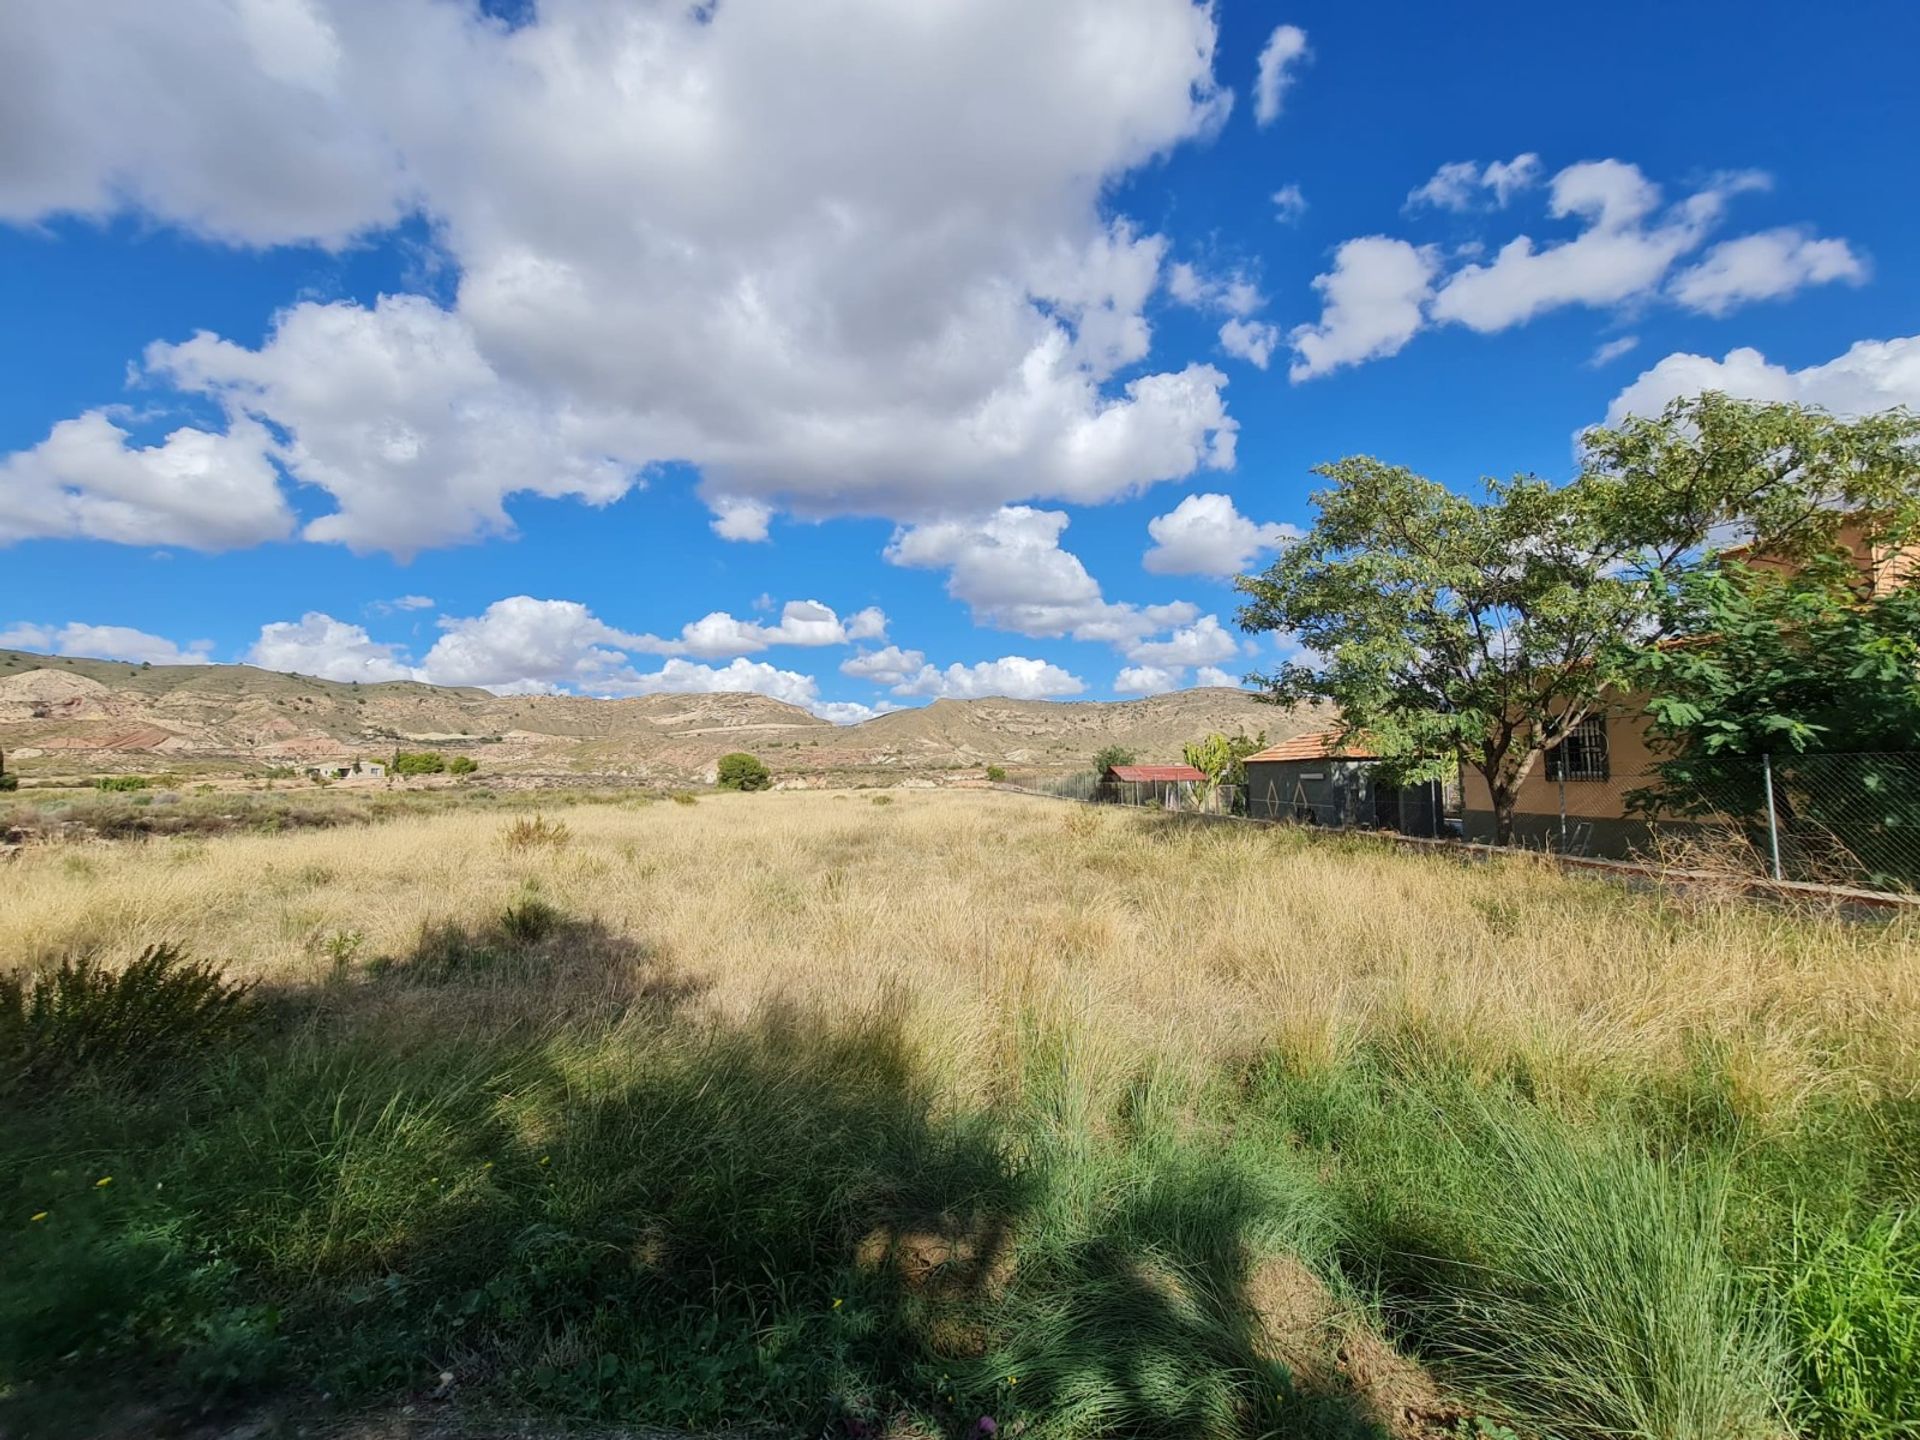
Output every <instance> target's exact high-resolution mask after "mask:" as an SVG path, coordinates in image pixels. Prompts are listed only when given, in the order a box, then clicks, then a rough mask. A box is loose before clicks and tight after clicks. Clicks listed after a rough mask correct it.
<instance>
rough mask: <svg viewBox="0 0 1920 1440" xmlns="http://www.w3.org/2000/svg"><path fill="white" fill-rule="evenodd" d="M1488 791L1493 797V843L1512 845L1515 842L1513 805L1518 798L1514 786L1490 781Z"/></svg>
mask: <svg viewBox="0 0 1920 1440" xmlns="http://www.w3.org/2000/svg"><path fill="white" fill-rule="evenodd" d="M1487 792H1488V793H1489V794H1490V795H1491V796H1492V797H1493V843H1494V844H1496V845H1511V844H1512V843H1513V807H1514V803H1515V801H1516V799H1517V797H1516V796H1515V795H1514V792H1513V787H1512V786H1510V785H1500V784H1494V783H1491V782H1489V784H1488V786H1487Z"/></svg>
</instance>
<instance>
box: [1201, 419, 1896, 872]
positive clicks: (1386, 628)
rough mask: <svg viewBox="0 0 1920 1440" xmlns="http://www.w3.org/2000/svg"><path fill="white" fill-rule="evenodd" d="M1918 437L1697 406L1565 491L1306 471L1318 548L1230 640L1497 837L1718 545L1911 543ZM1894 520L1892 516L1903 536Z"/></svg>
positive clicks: (1272, 574) (1605, 448)
mask: <svg viewBox="0 0 1920 1440" xmlns="http://www.w3.org/2000/svg"><path fill="white" fill-rule="evenodd" d="M1916 440H1920V422H1916V421H1915V419H1914V417H1913V416H1911V415H1908V414H1906V413H1905V412H1902V411H1891V412H1888V413H1886V414H1883V415H1877V416H1870V417H1867V418H1865V419H1860V420H1840V419H1835V418H1834V417H1832V416H1830V415H1827V414H1825V413H1824V412H1822V411H1818V410H1811V409H1807V408H1803V407H1800V406H1794V405H1755V404H1749V403H1746V402H1741V401H1735V400H1731V399H1728V398H1727V397H1725V396H1723V395H1717V394H1708V395H1703V396H1699V397H1695V398H1692V399H1687V400H1680V401H1676V402H1675V403H1674V404H1672V405H1670V406H1669V407H1668V408H1667V410H1666V411H1665V412H1664V413H1663V414H1662V415H1661V416H1660V417H1659V418H1657V419H1641V418H1634V419H1629V420H1627V421H1626V422H1624V423H1623V424H1621V425H1619V426H1617V427H1614V428H1611V429H1607V428H1595V429H1593V430H1590V431H1588V432H1587V433H1586V434H1585V435H1584V436H1583V437H1582V440H1581V465H1580V469H1579V472H1578V474H1577V475H1576V476H1575V478H1574V479H1573V480H1572V481H1570V482H1568V483H1566V484H1563V485H1554V484H1550V483H1549V482H1547V481H1545V480H1542V479H1540V478H1539V477H1537V476H1533V475H1519V476H1515V477H1514V478H1512V479H1511V480H1492V479H1490V480H1487V481H1485V482H1484V484H1483V488H1482V493H1481V494H1480V495H1479V496H1477V497H1476V496H1467V495H1459V494H1455V493H1454V492H1452V491H1450V490H1448V489H1447V488H1446V487H1445V486H1443V485H1441V484H1439V483H1437V482H1435V481H1433V480H1429V479H1426V478H1425V477H1423V476H1420V475H1416V474H1414V473H1413V472H1412V471H1409V470H1406V469H1403V468H1401V467H1399V466H1395V465H1388V464H1385V463H1384V462H1382V461H1379V460H1376V459H1372V458H1371V457H1367V456H1359V457H1355V458H1351V459H1347V460H1341V461H1338V462H1336V463H1335V464H1332V465H1327V466H1323V467H1321V468H1320V469H1319V471H1318V472H1317V473H1318V474H1320V475H1322V476H1324V477H1325V478H1327V479H1328V480H1330V481H1332V482H1333V483H1332V487H1331V488H1330V489H1326V490H1322V491H1320V492H1318V493H1317V494H1316V495H1315V496H1314V497H1313V498H1314V502H1315V504H1316V505H1317V506H1318V508H1319V512H1320V513H1319V518H1318V519H1317V521H1316V522H1315V524H1314V527H1313V529H1312V531H1311V532H1310V533H1309V534H1307V535H1306V536H1305V537H1304V538H1302V539H1301V540H1299V541H1297V542H1296V543H1294V544H1293V545H1291V546H1289V547H1288V548H1287V549H1286V550H1285V551H1283V552H1282V554H1281V555H1280V557H1279V559H1278V560H1276V561H1275V562H1274V564H1273V566H1272V568H1270V569H1269V570H1268V571H1267V572H1266V573H1265V574H1263V575H1255V576H1246V577H1243V578H1242V579H1241V580H1240V581H1239V582H1238V584H1239V588H1240V590H1241V591H1242V593H1244V594H1245V595H1246V596H1247V597H1248V602H1247V603H1246V604H1245V605H1244V606H1242V607H1241V610H1240V613H1239V619H1240V623H1241V625H1242V626H1243V627H1244V628H1245V629H1247V630H1250V631H1260V630H1279V631H1283V632H1286V633H1288V634H1289V635H1291V636H1292V637H1293V638H1294V639H1295V640H1296V641H1297V642H1298V644H1299V645H1300V646H1301V647H1302V649H1303V650H1304V651H1305V653H1306V655H1307V657H1309V658H1307V659H1304V660H1298V661H1290V662H1288V663H1286V664H1284V665H1282V666H1281V667H1280V669H1279V670H1277V671H1275V672H1274V673H1273V674H1271V675H1267V676H1264V677H1262V679H1263V681H1264V684H1265V686H1266V694H1265V698H1267V699H1270V700H1272V701H1275V702H1276V703H1279V704H1283V705H1288V706H1293V705H1298V704H1302V703H1310V702H1316V701H1317V702H1328V703H1331V704H1332V705H1334V706H1335V707H1337V709H1338V713H1339V728H1340V738H1342V739H1350V738H1353V737H1354V736H1356V735H1357V734H1358V733H1360V732H1363V731H1364V732H1365V733H1366V735H1367V738H1368V740H1369V741H1370V742H1371V744H1372V745H1373V746H1374V747H1375V748H1376V749H1377V750H1378V751H1379V752H1380V753H1381V754H1382V755H1383V756H1385V757H1387V760H1388V762H1389V766H1390V768H1391V769H1392V770H1393V771H1396V772H1398V774H1399V775H1400V776H1401V778H1414V777H1417V776H1421V775H1426V776H1437V775H1441V774H1444V773H1445V772H1446V771H1447V770H1448V769H1449V768H1450V767H1452V766H1455V765H1458V766H1462V767H1466V768H1470V769H1473V770H1475V771H1477V772H1479V774H1480V775H1481V777H1482V778H1483V779H1484V780H1485V781H1486V785H1487V789H1488V792H1489V794H1490V796H1491V800H1492V805H1493V811H1494V823H1495V838H1496V839H1497V840H1498V841H1499V842H1500V843H1502V844H1505V843H1507V842H1508V841H1509V840H1510V839H1511V838H1512V835H1513V811H1514V802H1515V798H1516V796H1517V794H1518V791H1519V788H1520V785H1521V783H1522V782H1523V781H1524V780H1525V779H1526V777H1527V776H1528V774H1529V773H1530V772H1531V771H1532V769H1533V767H1534V765H1535V764H1536V763H1537V762H1538V761H1539V759H1540V757H1541V756H1542V755H1543V754H1544V753H1545V752H1546V751H1547V750H1549V749H1551V748H1552V747H1553V746H1554V745H1556V744H1558V743H1559V740H1560V738H1561V737H1562V736H1563V735H1565V734H1566V733H1567V732H1568V731H1569V730H1571V729H1572V728H1573V727H1575V726H1576V725H1578V724H1579V723H1580V722H1581V720H1583V719H1585V718H1586V716H1587V715H1588V714H1589V713H1590V712H1591V711H1592V710H1593V709H1594V707H1595V706H1596V705H1598V704H1599V703H1600V701H1601V699H1602V697H1603V696H1605V695H1606V694H1607V693H1608V691H1609V690H1611V689H1613V688H1614V687H1616V686H1619V685H1622V684H1624V683H1626V682H1627V681H1629V680H1630V678H1631V677H1632V675H1633V673H1634V671H1635V669H1636V666H1637V664H1638V662H1639V659H1640V656H1641V655H1642V653H1643V652H1644V649H1645V647H1646V646H1647V645H1648V644H1649V643H1651V642H1654V641H1657V640H1659V639H1660V638H1662V637H1663V636H1665V635H1667V634H1670V633H1672V630H1673V625H1674V622H1675V618H1676V608H1675V594H1676V590H1677V587H1678V586H1679V585H1680V584H1681V583H1682V582H1683V581H1684V580H1685V578H1686V576H1687V575H1688V574H1690V573H1691V572H1693V571H1694V570H1696V569H1698V568H1699V567H1700V566H1701V565H1703V564H1710V563H1712V562H1713V547H1714V545H1715V543H1716V542H1717V541H1719V540H1720V539H1721V537H1724V536H1727V535H1729V534H1742V535H1745V536H1750V537H1751V538H1752V539H1753V541H1754V543H1755V544H1756V545H1757V546H1758V547H1760V548H1762V549H1764V550H1766V551H1767V552H1768V553H1770V554H1776V555H1779V556H1781V557H1782V558H1786V559H1792V558H1796V557H1800V556H1804V555H1807V554H1810V553H1817V552H1819V551H1821V550H1823V549H1825V548H1827V547H1829V546H1830V545H1831V544H1832V543H1833V540H1834V537H1835V535H1836V534H1837V532H1838V531H1839V529H1840V527H1841V525H1842V524H1843V522H1847V521H1852V520H1854V519H1856V518H1857V517H1859V516H1861V515H1865V514H1873V515H1876V516H1881V517H1886V519H1887V520H1888V522H1889V527H1891V528H1898V527H1900V526H1908V527H1910V526H1911V524H1912V513H1913V510H1914V508H1915V505H1916V497H1920V484H1916V465H1917V464H1920V462H1917V461H1916V451H1915V448H1914V446H1915V442H1916ZM1896 517H1897V518H1896Z"/></svg>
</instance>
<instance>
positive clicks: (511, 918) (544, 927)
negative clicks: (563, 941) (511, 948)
mask: <svg viewBox="0 0 1920 1440" xmlns="http://www.w3.org/2000/svg"><path fill="white" fill-rule="evenodd" d="M564 918H565V917H564V916H563V915H562V914H561V913H560V911H559V910H558V909H556V908H555V907H554V906H552V905H549V904H548V903H547V902H546V901H544V900H542V899H540V898H539V897H538V896H537V895H527V896H523V897H522V898H521V899H519V900H516V901H515V902H514V903H513V904H511V905H509V906H507V908H506V909H505V910H503V911H501V912H500V933H501V935H502V936H504V937H505V938H506V939H507V940H508V941H510V942H512V943H513V944H515V945H535V944H538V943H539V942H540V941H542V940H544V939H546V938H547V936H549V935H551V934H552V933H553V932H554V931H555V930H556V929H558V928H559V925H560V922H561V921H562V920H563V919H564Z"/></svg>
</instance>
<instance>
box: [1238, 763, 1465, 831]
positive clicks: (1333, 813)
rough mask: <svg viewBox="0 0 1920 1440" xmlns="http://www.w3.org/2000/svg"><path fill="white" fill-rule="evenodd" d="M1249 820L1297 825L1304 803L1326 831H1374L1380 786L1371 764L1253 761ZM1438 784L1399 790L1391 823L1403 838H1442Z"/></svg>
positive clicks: (1249, 774)
mask: <svg viewBox="0 0 1920 1440" xmlns="http://www.w3.org/2000/svg"><path fill="white" fill-rule="evenodd" d="M1246 768H1247V814H1248V815H1249V816H1250V817H1252V818H1253V819H1256V820H1294V819H1297V818H1299V817H1298V816H1296V814H1295V808H1296V805H1297V804H1298V803H1299V802H1300V801H1302V800H1304V801H1305V803H1306V805H1307V807H1308V810H1309V813H1310V814H1311V816H1312V820H1311V822H1309V823H1312V824H1315V825H1328V826H1360V827H1364V828H1367V829H1372V828H1374V827H1376V826H1377V825H1378V824H1379V823H1380V817H1378V816H1377V815H1376V814H1375V808H1374V802H1375V795H1376V791H1377V788H1378V787H1377V784H1376V781H1375V779H1374V762H1373V761H1371V760H1249V761H1248V762H1247V767H1246ZM1440 810H1441V805H1440V787H1439V785H1438V784H1426V785H1408V786H1403V787H1399V794H1398V797H1397V799H1396V800H1395V802H1394V805H1393V809H1392V813H1391V815H1390V817H1388V823H1390V824H1391V825H1392V826H1393V827H1394V828H1395V829H1396V830H1398V831H1400V832H1401V833H1402V834H1405V835H1424V836H1434V835H1438V834H1439V833H1440V830H1441V814H1440Z"/></svg>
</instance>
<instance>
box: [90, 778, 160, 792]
mask: <svg viewBox="0 0 1920 1440" xmlns="http://www.w3.org/2000/svg"><path fill="white" fill-rule="evenodd" d="M147 783H148V782H147V777H146V776H144V775H101V776H99V777H97V778H96V779H95V780H94V782H93V788H94V789H96V790H144V789H146V788H147Z"/></svg>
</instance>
